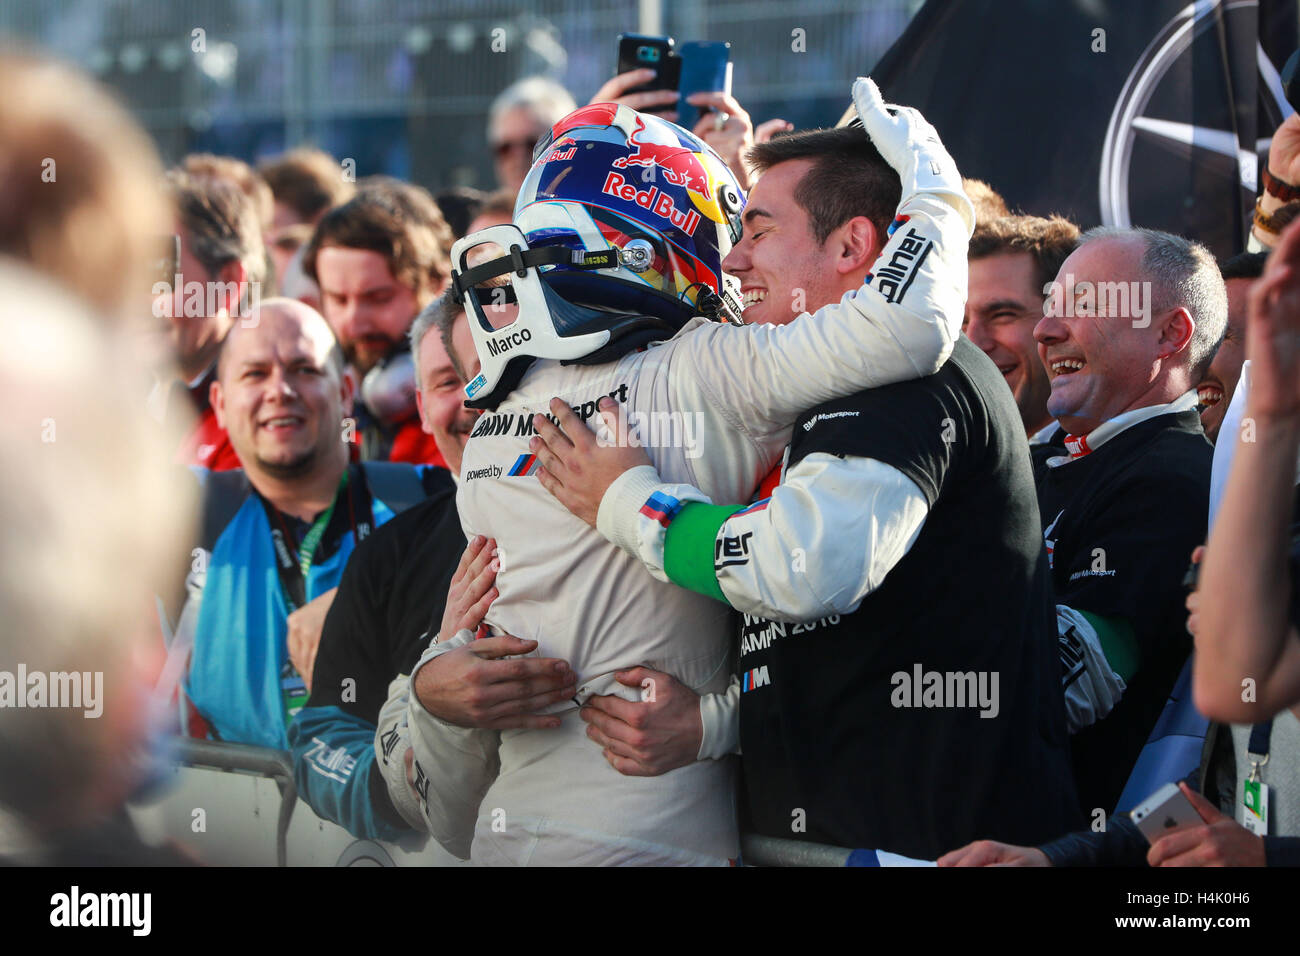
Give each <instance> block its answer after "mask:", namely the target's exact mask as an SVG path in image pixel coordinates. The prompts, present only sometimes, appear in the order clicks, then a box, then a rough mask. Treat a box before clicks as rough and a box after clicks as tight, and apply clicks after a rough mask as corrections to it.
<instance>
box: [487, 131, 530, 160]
mask: <svg viewBox="0 0 1300 956" xmlns="http://www.w3.org/2000/svg"><path fill="white" fill-rule="evenodd" d="M536 148H537V137H535V136H534V137H532V138H531V139H507V140H504V141H503V142H500V143H493V144H492V155H494V156H496V157H497V159H501V158H502V157H504V156H505V155H506V154H507V153H509V152H511V151H512V150H524V151H526V152H527V153H528V155H529V156H531V155H533V150H534V149H536Z"/></svg>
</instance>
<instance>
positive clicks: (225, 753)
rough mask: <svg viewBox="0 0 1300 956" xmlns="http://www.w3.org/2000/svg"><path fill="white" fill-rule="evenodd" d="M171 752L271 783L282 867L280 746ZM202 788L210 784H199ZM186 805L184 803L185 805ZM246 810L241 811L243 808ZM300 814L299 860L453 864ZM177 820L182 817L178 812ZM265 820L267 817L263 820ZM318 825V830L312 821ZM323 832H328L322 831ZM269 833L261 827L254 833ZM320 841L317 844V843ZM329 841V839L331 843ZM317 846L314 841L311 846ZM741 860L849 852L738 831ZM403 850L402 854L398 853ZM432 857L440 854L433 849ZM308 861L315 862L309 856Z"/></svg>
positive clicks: (212, 744) (289, 781) (290, 806)
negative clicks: (312, 852) (315, 854)
mask: <svg viewBox="0 0 1300 956" xmlns="http://www.w3.org/2000/svg"><path fill="white" fill-rule="evenodd" d="M173 752H174V754H175V755H176V762H177V763H178V764H179V765H180V766H181V767H184V768H190V769H192V770H198V771H207V770H215V771H220V772H225V773H235V774H250V775H253V776H256V777H262V778H266V779H269V780H272V781H274V782H275V784H276V787H277V789H278V792H279V808H278V810H277V811H276V826H275V861H276V865H277V866H286V865H288V858H289V838H290V824H291V822H292V820H293V819H294V811H295V809H296V808H297V807H298V803H299V798H298V787H297V784H296V782H295V781H294V776H293V761H292V759H291V757H290V755H289V753H288V752H286V751H283V750H272V749H268V748H265V747H254V746H251V745H248V744H236V743H226V742H223V741H215V740H200V739H196V738H192V737H184V738H178V739H177V740H176V741H175V748H174V751H173ZM200 786H201V787H202V789H204V790H205V791H206V790H207V789H209V787H210V785H205V784H201V785H200ZM188 806H189V804H188V803H186V804H184V807H188ZM243 812H247V811H243ZM303 812H304V814H305V816H304V821H305V823H306V824H307V825H308V829H307V830H304V829H303V827H301V826H297V825H295V831H294V832H295V834H296V835H295V836H294V840H295V841H296V842H294V846H295V847H296V848H297V849H296V850H295V851H294V856H295V860H296V861H298V862H299V863H301V862H302V858H303V840H304V839H309V840H310V843H311V844H312V845H313V846H316V848H317V850H318V851H319V856H320V857H324V858H325V860H330V859H335V857H336V856H337V859H335V863H336V865H348V863H349V862H353V861H355V860H356V859H358V858H363V857H364V858H365V862H369V863H375V862H378V863H380V864H381V865H399V864H400V865H412V864H416V865H419V864H425V865H428V864H430V863H432V864H435V865H437V864H439V863H441V864H443V865H446V864H447V863H454V862H456V861H455V860H454V859H452V858H450V857H445V859H439V858H434V857H430V856H428V855H427V854H426V855H425V856H424V857H417V856H412V855H411V853H412V851H413V850H414V852H415V853H419V852H420V851H419V850H418V848H413V847H408V846H406V845H405V843H406V841H403V846H402V847H400V848H399V847H397V846H395V845H392V844H381V843H376V842H375V841H371V840H356V839H355V838H349V837H348V835H346V834H345V832H344V831H342V830H341V829H338V828H336V827H335V825H334V824H331V823H328V822H327V821H320V820H319V818H317V817H316V816H315V815H314V814H313V813H312V811H311V808H310V807H308V806H306V805H305V804H304V805H303ZM181 819H182V820H183V819H184V817H183V816H182V817H181ZM268 822H269V821H268ZM318 823H319V826H320V828H322V829H321V831H320V832H318V829H317V824H318ZM325 831H328V833H329V834H333V835H332V836H329V835H327V833H326V832H325ZM255 832H256V831H255V829H250V831H249V833H248V834H247V839H248V840H250V841H251V843H250V844H249V845H256V841H257V840H261V841H263V842H261V844H260V845H261V846H262V847H265V846H266V842H265V840H266V836H265V835H264V836H262V837H256V836H255ZM260 832H262V833H263V834H266V835H269V834H267V833H266V831H265V830H262V831H260ZM340 839H341V840H342V841H343V843H348V842H349V841H350V843H351V845H348V846H347V847H346V849H345V850H343V851H342V853H341V854H340V852H339V848H340V846H342V844H340V843H339V842H338V841H339V840H340ZM321 840H325V841H326V842H325V843H323V844H321V843H320V841H321ZM331 841H332V842H331ZM317 844H319V845H317ZM740 844H741V859H742V861H743V863H744V864H745V865H746V866H760V867H766V866H795V867H806V866H819V867H820V866H830V867H842V866H845V865H846V864H847V862H848V860H849V858H850V856H851V855H852V853H853V851H852V850H849V849H846V848H844V847H838V846H828V845H826V844H821V843H806V842H803V841H799V840H787V839H781V838H776V837H769V836H760V835H758V834H754V833H746V834H742V835H741V839H740ZM401 850H405V851H406V852H405V853H403V852H400V851H401ZM263 852H264V851H263ZM435 853H436V854H437V855H438V857H442V856H444V855H442V854H440V852H439V851H436V850H435ZM312 862H320V860H315V861H312Z"/></svg>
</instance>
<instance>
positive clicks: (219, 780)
mask: <svg viewBox="0 0 1300 956" xmlns="http://www.w3.org/2000/svg"><path fill="white" fill-rule="evenodd" d="M173 753H174V754H175V755H176V761H175V764H174V765H173V767H172V777H171V780H170V785H169V786H166V787H165V788H162V789H160V790H159V791H158V792H157V793H156V794H155V795H154V796H153V797H152V798H150V799H148V800H145V801H142V802H140V803H137V804H133V805H131V806H130V808H129V810H130V813H131V817H132V819H133V820H134V821H135V823H136V826H137V829H139V830H140V832H141V834H142V836H145V837H146V839H149V840H151V841H152V842H161V841H164V840H166V841H170V842H173V843H175V844H177V845H179V846H180V847H181V848H183V849H184V850H185V851H187V852H189V853H190V854H192V855H193V856H194V857H196V858H197V859H199V860H201V861H202V862H204V863H210V864H215V865H224V866H271V865H274V866H458V865H464V861H461V860H457V859H456V858H455V857H453V856H451V855H450V854H448V853H447V852H446V851H445V850H443V849H442V847H440V846H439V845H438V844H437V843H436V842H435V841H433V840H432V839H430V838H429V837H428V835H427V834H422V833H417V832H415V831H410V832H409V833H407V834H406V835H404V836H402V837H401V838H399V839H398V840H396V841H388V840H368V839H359V838H358V837H356V836H354V835H353V834H351V833H349V832H348V831H347V830H345V829H343V828H342V827H340V826H338V825H337V824H335V823H333V822H331V821H329V820H325V819H323V818H321V817H319V816H317V815H316V813H315V812H314V811H313V810H312V808H311V806H309V805H308V804H307V803H306V802H304V801H302V800H301V799H300V797H299V795H298V788H297V784H296V782H295V781H294V776H293V762H292V760H291V758H290V755H289V754H288V753H287V752H285V751H282V750H272V749H267V748H263V747H253V746H249V745H246V744H235V743H224V742H221V741H213V740H199V739H194V738H177V739H175V740H174V748H173ZM200 821H201V822H200ZM272 847H274V852H272Z"/></svg>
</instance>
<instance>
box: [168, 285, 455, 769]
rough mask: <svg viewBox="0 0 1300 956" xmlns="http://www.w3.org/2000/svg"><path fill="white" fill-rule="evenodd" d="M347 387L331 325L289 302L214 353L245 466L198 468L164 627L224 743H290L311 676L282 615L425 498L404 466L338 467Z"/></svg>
mask: <svg viewBox="0 0 1300 956" xmlns="http://www.w3.org/2000/svg"><path fill="white" fill-rule="evenodd" d="M353 391H354V385H353V380H352V377H351V376H350V375H349V374H348V373H347V372H346V371H345V370H344V367H343V359H342V355H341V354H340V353H339V348H338V344H337V342H336V341H335V339H334V336H333V334H332V333H331V332H330V329H329V326H328V325H326V323H325V320H324V319H322V318H321V317H320V315H319V314H318V313H316V312H315V311H314V310H313V309H311V308H310V307H308V306H305V305H303V304H302V303H300V302H295V301H293V300H290V299H270V300H267V301H266V302H263V303H262V305H261V307H260V308H259V309H258V310H256V311H255V312H254V313H253V314H252V315H251V316H250V320H249V322H247V323H237V324H236V325H235V326H234V327H233V328H232V329H231V331H230V333H229V334H228V335H227V337H226V340H225V343H224V344H223V346H222V350H221V354H220V357H219V359H218V362H217V380H216V381H215V382H214V383H213V385H212V396H211V397H212V406H213V409H214V410H215V412H216V415H217V419H218V421H219V423H220V424H221V426H222V427H223V428H225V429H226V432H227V434H229V436H230V441H231V444H232V445H233V446H234V449H235V452H236V454H237V455H238V456H239V460H240V463H241V464H242V466H243V467H242V469H239V470H234V471H229V472H208V471H203V470H196V472H197V474H198V476H199V478H200V481H201V483H202V485H203V496H204V519H203V524H202V530H201V536H200V539H199V541H198V542H196V544H197V547H195V549H194V550H193V551H192V552H191V556H192V563H191V564H190V566H189V569H188V570H189V575H188V577H187V579H186V581H185V590H186V595H185V603H184V605H183V606H182V607H181V608H180V610H179V612H178V613H177V614H176V616H175V618H174V627H172V628H170V629H171V630H173V632H174V633H175V634H176V638H175V640H177V641H181V642H183V643H182V644H181V645H180V647H181V648H184V647H185V646H186V645H187V644H191V643H192V652H191V656H190V668H189V679H188V682H187V687H186V690H187V692H188V693H189V696H190V699H191V701H192V702H193V703H194V705H195V706H196V708H197V709H198V711H199V713H200V714H201V715H202V716H203V717H204V718H205V720H206V721H207V723H208V725H209V727H210V729H211V731H212V732H213V733H214V735H216V736H218V737H220V738H221V739H223V740H234V741H239V742H242V743H253V744H261V745H263V746H268V747H278V748H284V747H285V746H287V742H288V741H287V737H286V729H287V727H288V724H289V722H290V721H291V720H292V719H293V717H294V716H295V715H296V714H297V712H298V710H299V709H300V708H301V707H302V705H303V702H304V701H305V700H306V696H307V694H306V684H305V682H304V680H303V677H304V676H307V677H310V674H309V673H308V674H306V675H303V674H300V673H299V672H298V671H297V670H296V669H295V667H294V664H293V663H292V662H291V661H290V659H289V649H288V640H287V635H288V629H289V621H288V619H289V615H290V613H291V612H293V611H295V610H297V609H300V608H303V607H304V606H305V605H307V604H308V603H309V602H311V601H313V600H315V599H316V598H319V597H321V596H322V595H325V594H327V592H330V591H331V590H332V589H333V588H334V587H335V586H336V585H337V584H338V581H339V576H340V575H341V574H342V571H343V566H344V564H345V563H346V562H347V560H348V556H349V555H350V554H351V553H352V549H353V547H354V546H355V544H356V542H357V541H359V540H361V539H363V538H365V537H366V536H367V535H368V534H370V532H371V531H373V530H374V528H376V527H378V526H379V525H381V524H383V523H384V522H386V521H387V520H388V519H389V518H391V517H392V516H393V515H394V513H396V512H398V511H400V510H402V509H403V508H404V507H406V506H409V505H411V504H414V503H415V502H416V501H419V500H422V499H423V498H424V497H425V495H426V494H427V493H429V491H431V490H433V487H434V485H432V484H431V483H430V482H429V476H428V475H427V474H425V473H423V472H422V471H421V470H419V469H417V468H415V467H413V466H410V465H395V464H388V463H367V464H366V465H365V466H362V465H351V466H350V465H349V464H348V459H349V454H348V444H347V443H346V442H345V440H344V432H343V417H344V415H345V414H346V413H347V412H348V411H349V409H350V407H351V402H352V395H353ZM306 669H307V670H310V668H309V667H308V668H306Z"/></svg>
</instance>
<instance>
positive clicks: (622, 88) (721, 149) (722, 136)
mask: <svg viewBox="0 0 1300 956" xmlns="http://www.w3.org/2000/svg"><path fill="white" fill-rule="evenodd" d="M657 77H658V71H657V70H654V69H651V68H648V67H641V68H637V69H633V70H627V71H624V72H621V73H619V74H618V75H617V76H614V77H611V78H610V79H608V80H606V81H605V83H604V85H602V86H601V88H600V89H599V90H597V91H596V95H595V96H593V97H592V98H591V100H590V101H589V104H590V103H619V104H622V105H623V106H628V107H631V108H632V109H634V110H641V111H645V112H654V113H657V114H658V115H659V116H662V117H663V118H664V119H666V120H668V121H669V122H670V123H676V122H677V121H678V119H679V118H680V117H681V115H682V114H683V113H686V112H692V111H687V110H681V109H678V108H675V107H676V106H677V104H679V103H681V102H683V101H682V96H681V93H680V92H679V91H678V90H677V89H676V88H674V89H649V90H644V89H640V88H641V87H644V86H645V85H646V84H648V83H653V82H654V81H655V80H656V79H657ZM684 102H685V103H686V104H687V105H689V106H691V107H694V108H695V110H698V111H700V116H699V119H698V120H697V121H696V122H695V124H694V126H693V128H692V129H691V132H692V133H694V134H695V135H696V136H698V137H699V138H700V139H702V140H704V142H705V143H707V144H708V145H709V146H710V147H712V149H713V151H714V152H716V153H717V154H718V155H719V156H721V157H722V160H723V162H725V163H726V164H727V166H728V168H730V169H731V171H732V173H733V174H734V175H735V177H736V180H737V182H739V183H740V186H741V188H742V189H745V190H746V191H748V189H749V188H750V187H751V186H752V185H753V173H752V171H751V170H750V168H749V167H748V166H747V165H746V164H745V162H744V159H743V157H744V154H745V151H746V150H748V149H749V148H750V147H751V146H754V145H755V144H757V143H766V142H767V141H768V140H770V139H771V138H772V137H773V136H775V135H776V134H777V133H784V132H789V131H790V130H793V129H794V125H793V124H791V123H789V122H787V121H785V120H783V119H770V120H767V121H766V122H764V123H760V124H759V125H758V127H757V128H756V127H755V126H754V123H753V120H752V119H751V118H750V115H749V113H748V112H747V111H746V110H745V108H744V107H743V106H741V105H740V102H739V101H738V100H737V99H736V98H735V97H734V96H732V95H731V92H730V91H729V90H713V91H698V92H694V93H689V94H688V95H687V97H686V99H685V101H684ZM668 107H674V108H668ZM706 111H708V112H706Z"/></svg>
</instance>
